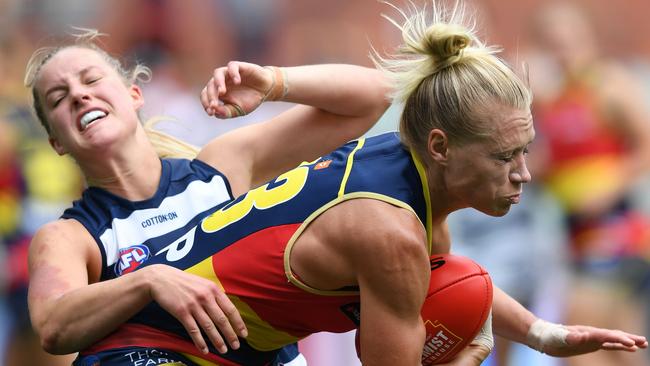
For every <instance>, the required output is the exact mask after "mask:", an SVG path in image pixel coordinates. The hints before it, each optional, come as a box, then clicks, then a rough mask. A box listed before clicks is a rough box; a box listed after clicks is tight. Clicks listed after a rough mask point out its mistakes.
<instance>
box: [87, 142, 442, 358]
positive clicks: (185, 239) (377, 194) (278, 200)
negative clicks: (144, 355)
mask: <svg viewBox="0 0 650 366" xmlns="http://www.w3.org/2000/svg"><path fill="white" fill-rule="evenodd" d="M356 198H371V199H377V200H381V201H385V202H388V203H390V204H393V205H395V206H398V207H402V208H405V209H408V210H411V211H412V212H414V214H415V215H417V217H418V218H419V219H420V221H421V222H422V223H423V225H425V227H426V229H427V236H428V245H429V249H430V246H431V227H430V225H431V220H430V216H431V208H430V207H431V206H430V201H429V189H428V186H427V183H426V175H425V174H424V169H423V167H422V166H421V164H420V163H419V161H418V159H417V158H416V157H415V156H414V155H412V154H411V153H410V152H409V151H407V150H406V149H405V148H404V147H403V146H402V144H401V142H400V139H399V135H398V134H397V133H387V134H383V135H379V136H376V137H371V138H368V139H360V140H356V141H352V142H350V143H348V144H346V145H344V146H342V147H341V148H339V149H337V150H335V151H334V152H332V153H331V154H329V155H326V156H323V157H321V158H319V159H317V160H316V161H313V162H306V163H303V164H301V165H299V166H298V167H297V168H295V169H293V170H291V171H289V172H287V173H285V174H282V175H280V176H278V177H277V178H275V179H273V180H272V181H270V182H268V183H266V184H264V185H262V186H260V187H257V188H256V189H253V190H251V191H249V192H248V193H246V194H244V195H242V196H240V197H238V198H236V199H235V200H232V201H230V202H228V203H227V204H225V205H221V206H220V207H217V208H216V209H215V210H214V211H213V212H212V213H211V214H210V215H209V216H207V217H205V218H203V219H202V220H201V222H200V223H198V225H196V226H195V227H193V228H191V229H190V230H187V232H186V233H185V234H184V235H183V236H182V237H181V238H178V239H174V240H173V242H171V241H170V243H169V244H168V245H166V246H164V247H159V248H157V249H156V250H155V251H152V252H151V254H150V256H149V257H148V258H147V259H146V261H144V262H143V265H144V266H146V265H151V264H156V263H164V264H167V265H172V266H174V267H177V268H179V269H182V270H184V271H186V272H188V273H193V274H196V275H200V276H202V277H204V278H207V279H210V280H212V281H214V282H215V283H217V284H219V286H221V287H222V288H223V290H224V291H225V292H226V294H227V295H228V296H229V298H230V299H231V300H232V302H233V303H234V304H235V306H236V307H237V308H238V310H239V312H240V313H241V315H242V318H243V319H244V321H245V323H246V326H247V327H248V330H249V335H248V337H247V338H246V340H245V341H244V340H242V347H241V348H240V349H239V350H229V351H228V353H226V354H224V355H218V354H217V353H216V352H213V353H212V354H211V355H210V356H205V355H200V354H198V353H197V352H198V351H197V350H196V349H195V347H194V346H193V345H192V343H191V341H190V340H189V339H188V338H186V337H185V338H184V339H182V334H184V329H183V328H182V326H181V325H180V323H178V322H176V321H175V320H174V319H173V318H171V317H169V315H168V314H167V317H165V314H166V313H165V312H164V311H162V309H160V308H156V307H155V306H149V307H147V308H145V309H144V310H143V311H142V312H141V313H140V314H138V316H136V317H135V318H134V319H133V321H132V323H137V324H134V325H129V324H127V325H125V326H124V327H122V329H120V330H118V331H117V332H116V333H113V334H112V335H110V336H109V337H107V339H106V340H105V341H103V342H101V343H100V344H98V345H97V346H96V347H95V350H98V351H99V350H102V349H107V348H109V347H120V346H123V345H125V342H127V341H131V342H132V341H133V340H134V339H137V340H138V343H139V344H144V345H149V346H161V347H162V346H164V347H165V348H166V349H171V350H174V351H178V352H183V353H184V354H191V355H194V356H197V357H198V356H200V357H204V358H207V359H209V360H210V361H211V362H214V363H215V364H218V365H265V364H270V363H272V361H273V359H274V357H275V353H274V352H275V350H278V349H280V348H282V347H283V346H285V345H289V344H292V343H295V342H296V341H298V340H299V339H301V338H303V337H306V336H308V335H309V334H312V333H315V332H319V331H330V332H345V331H349V330H352V329H354V328H356V327H357V325H358V320H359V313H358V309H359V307H358V305H359V294H358V291H357V290H356V289H341V290H340V291H321V290H318V289H314V288H311V287H309V286H308V285H306V284H304V283H302V282H301V281H300V280H299V279H298V278H297V277H296V276H295V275H294V274H293V273H292V271H291V269H290V267H289V258H290V253H291V247H292V245H293V243H294V242H295V241H296V240H297V238H298V237H299V236H300V234H301V232H302V231H303V230H304V229H305V228H306V227H307V225H309V223H310V222H312V221H313V220H315V219H317V218H318V216H319V215H320V214H322V213H323V212H324V211H326V210H327V209H328V208H331V207H333V206H334V205H336V204H338V203H341V202H343V201H346V200H350V199H356ZM150 319H151V320H156V321H155V322H149V320H150ZM163 319H166V320H165V321H161V320H163ZM147 325H150V326H147ZM153 326H155V328H156V329H155V330H154V329H153ZM179 336H180V337H179ZM125 340H126V341H125ZM217 355H218V356H217Z"/></svg>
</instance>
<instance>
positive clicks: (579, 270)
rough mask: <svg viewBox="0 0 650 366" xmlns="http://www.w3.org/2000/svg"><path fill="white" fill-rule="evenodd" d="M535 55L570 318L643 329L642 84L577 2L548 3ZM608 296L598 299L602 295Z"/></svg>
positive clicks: (596, 365)
mask: <svg viewBox="0 0 650 366" xmlns="http://www.w3.org/2000/svg"><path fill="white" fill-rule="evenodd" d="M533 24H534V32H533V35H534V37H535V38H534V39H535V40H536V41H537V45H538V47H539V49H538V50H537V51H538V53H536V56H538V58H537V59H536V60H537V61H539V64H536V62H535V61H534V59H533V61H532V63H531V71H530V77H531V86H532V87H533V90H534V91H535V106H534V109H533V111H534V113H535V121H536V125H537V131H538V141H536V143H535V148H536V150H535V151H533V153H532V154H531V158H532V159H536V160H537V169H534V166H533V169H531V170H533V175H535V174H537V178H538V179H540V180H543V182H544V183H545V185H546V187H547V188H548V189H549V190H550V192H552V193H553V195H554V196H555V197H556V198H557V199H558V200H559V202H560V204H561V205H562V207H563V209H564V214H565V218H566V221H567V224H568V227H569V235H570V241H571V243H570V248H571V255H572V258H571V259H572V264H573V269H574V278H573V281H572V282H571V284H570V286H569V287H568V289H569V291H570V293H568V294H567V296H568V304H567V305H568V308H567V313H566V322H567V323H573V322H578V323H580V322H585V321H587V322H590V323H592V324H594V325H596V326H601V327H610V328H623V329H630V330H631V331H633V332H634V331H639V332H642V331H643V329H640V326H642V325H643V324H644V317H645V316H646V315H647V314H644V313H643V312H642V311H641V308H640V304H639V302H638V301H636V300H637V299H638V298H639V297H640V296H639V292H640V291H641V289H640V284H641V281H640V279H641V278H642V277H643V276H644V275H646V274H647V272H648V263H647V261H646V258H647V253H648V249H649V247H650V225H649V221H648V219H647V218H646V217H644V216H643V215H642V214H640V213H639V212H636V211H635V210H634V209H632V207H631V205H630V202H629V193H630V189H631V187H633V185H634V184H635V183H636V182H637V181H638V179H639V178H641V177H644V176H646V175H647V174H648V172H649V171H650V120H649V118H650V117H649V116H650V115H649V114H648V110H647V106H646V105H645V101H644V100H643V99H642V89H641V88H640V86H639V85H638V84H637V83H636V80H635V79H634V77H633V76H632V75H631V74H630V73H629V72H628V71H627V70H626V69H625V68H624V67H622V66H621V65H620V64H619V63H617V62H616V61H614V60H611V59H608V58H606V57H604V56H603V55H602V54H600V52H599V43H598V38H597V35H596V33H595V29H594V28H593V26H592V25H591V24H590V21H589V19H588V18H587V16H586V14H585V13H584V12H583V11H582V10H581V9H580V8H578V7H577V6H575V5H574V4H571V3H567V2H553V3H547V4H545V6H544V7H542V8H541V9H539V10H538V12H537V14H536V19H535V21H534V22H533ZM595 298H597V299H599V301H597V302H596V301H593V299H595ZM643 357H644V355H643V354H642V353H639V354H636V355H634V354H622V353H618V354H615V353H606V352H603V353H599V354H592V355H585V356H580V357H575V358H571V359H567V360H566V362H567V364H569V365H589V366H600V365H645V364H646V363H645V360H644V358H643Z"/></svg>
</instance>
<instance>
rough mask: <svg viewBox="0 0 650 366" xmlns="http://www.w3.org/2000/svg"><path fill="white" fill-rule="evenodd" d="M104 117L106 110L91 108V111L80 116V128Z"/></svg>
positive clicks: (84, 127) (86, 126) (82, 128)
mask: <svg viewBox="0 0 650 366" xmlns="http://www.w3.org/2000/svg"><path fill="white" fill-rule="evenodd" d="M104 117H106V112H104V111H101V110H99V109H93V110H92V111H89V112H86V113H84V115H83V116H81V119H80V120H79V125H80V127H81V130H82V131H83V130H85V129H86V128H88V126H90V125H91V124H92V123H93V122H96V121H98V120H100V119H102V118H104Z"/></svg>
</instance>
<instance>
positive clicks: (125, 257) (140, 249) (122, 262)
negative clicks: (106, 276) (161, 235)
mask: <svg viewBox="0 0 650 366" xmlns="http://www.w3.org/2000/svg"><path fill="white" fill-rule="evenodd" d="M148 258H149V248H147V247H146V246H144V245H134V246H131V247H128V248H124V249H120V259H119V260H118V261H117V263H115V274H116V275H118V276H121V275H123V274H126V273H129V272H133V271H135V269H136V268H138V267H139V266H140V265H141V264H142V263H144V262H146V261H147V259H148Z"/></svg>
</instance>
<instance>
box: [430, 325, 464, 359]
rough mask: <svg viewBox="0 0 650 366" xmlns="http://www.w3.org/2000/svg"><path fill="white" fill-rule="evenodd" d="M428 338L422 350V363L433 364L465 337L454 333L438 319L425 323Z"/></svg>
mask: <svg viewBox="0 0 650 366" xmlns="http://www.w3.org/2000/svg"><path fill="white" fill-rule="evenodd" d="M424 326H425V328H426V329H427V338H426V340H425V342H424V350H423V352H422V363H423V364H427V365H432V364H433V363H434V362H436V361H437V360H440V359H442V358H443V357H444V356H445V355H447V353H449V352H450V351H451V350H452V349H454V348H455V347H456V346H457V345H458V344H459V343H460V342H461V341H462V340H463V339H462V338H460V337H458V336H457V335H455V334H454V333H452V332H451V331H450V330H449V329H447V327H445V326H444V325H442V324H441V323H439V322H438V321H435V322H433V323H432V322H431V321H429V320H427V321H426V322H425V323H424Z"/></svg>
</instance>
